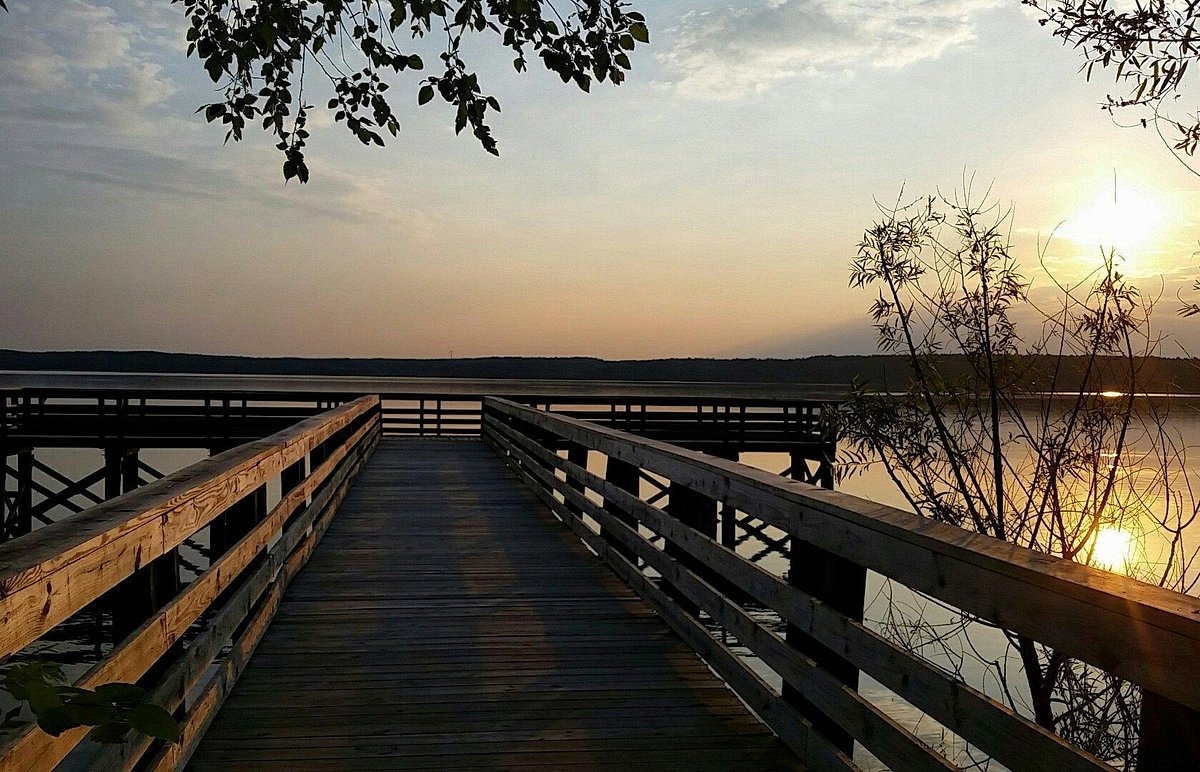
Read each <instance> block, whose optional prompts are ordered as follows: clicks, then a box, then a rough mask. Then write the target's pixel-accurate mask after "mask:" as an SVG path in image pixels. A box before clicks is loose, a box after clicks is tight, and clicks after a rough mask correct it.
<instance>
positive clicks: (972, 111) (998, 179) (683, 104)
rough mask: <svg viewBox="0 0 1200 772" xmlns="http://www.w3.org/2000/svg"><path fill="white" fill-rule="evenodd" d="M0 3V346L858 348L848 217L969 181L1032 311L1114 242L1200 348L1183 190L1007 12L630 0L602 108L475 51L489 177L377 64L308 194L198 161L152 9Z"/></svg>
mask: <svg viewBox="0 0 1200 772" xmlns="http://www.w3.org/2000/svg"><path fill="white" fill-rule="evenodd" d="M8 5H9V8H10V12H9V13H8V14H4V13H2V12H0V136H2V137H3V140H2V141H0V172H2V174H3V183H2V184H0V347H3V348H18V349H99V348H104V349H156V350H164V351H188V352H203V353H221V354H250V355H307V356H381V357H386V356H397V357H409V356H416V357H444V356H458V357H465V356H487V355H551V356H559V355H586V356H599V357H606V358H650V357H662V356H802V355H809V354H818V353H868V352H870V351H872V350H873V349H874V332H873V330H872V329H871V326H870V321H869V319H868V316H867V308H868V305H869V303H870V301H871V296H870V295H869V293H867V292H865V291H863V290H855V289H851V288H849V287H848V286H847V276H848V266H849V262H850V260H851V259H852V257H853V256H854V253H855V246H856V244H857V243H858V241H859V240H860V238H861V237H862V233H863V231H864V229H865V228H867V227H868V226H870V225H871V223H872V222H873V221H874V220H875V219H876V218H877V217H878V211H877V204H876V202H877V201H882V202H892V201H895V200H896V199H897V196H898V195H899V194H900V191H901V190H904V191H905V193H906V194H911V195H919V194H925V193H935V192H938V191H941V192H943V193H950V192H952V191H953V190H954V189H955V188H956V187H958V186H961V184H962V183H963V180H964V178H967V177H970V176H972V175H973V176H974V179H975V186H976V188H977V189H980V188H986V187H988V186H989V185H990V186H991V189H992V195H993V197H994V198H995V199H996V200H997V201H998V202H999V203H1000V204H1002V205H1003V206H1011V207H1012V208H1013V210H1014V214H1013V239H1014V245H1015V247H1016V251H1017V254H1018V255H1020V256H1021V257H1022V259H1023V261H1026V262H1027V264H1028V266H1029V273H1030V275H1031V276H1032V277H1033V278H1034V283H1035V290H1038V288H1039V287H1041V288H1044V287H1045V285H1046V284H1047V281H1046V280H1045V277H1042V276H1040V275H1039V272H1040V268H1039V267H1038V265H1039V264H1038V261H1037V252H1038V244H1039V242H1040V241H1044V240H1045V239H1046V237H1047V236H1049V235H1050V234H1051V232H1054V233H1055V238H1054V239H1053V240H1052V241H1051V242H1050V247H1048V248H1047V256H1048V258H1047V261H1046V264H1047V265H1048V266H1049V267H1050V268H1052V269H1053V270H1054V271H1055V273H1056V275H1059V276H1061V277H1064V278H1068V279H1070V278H1074V277H1077V276H1082V275H1085V274H1086V273H1087V272H1088V271H1089V270H1090V269H1091V266H1094V264H1095V262H1096V260H1097V259H1098V256H1099V247H1100V239H1101V235H1100V234H1101V232H1102V231H1105V230H1106V229H1110V230H1111V227H1112V225H1113V223H1114V222H1118V223H1120V224H1121V225H1120V228H1119V229H1118V230H1119V237H1120V238H1121V239H1124V240H1125V241H1126V242H1127V243H1124V244H1122V248H1123V252H1124V255H1125V258H1124V261H1125V262H1124V263H1123V267H1124V270H1125V271H1126V273H1127V274H1129V275H1131V276H1133V277H1134V278H1135V279H1136V281H1137V283H1138V285H1139V286H1140V287H1141V288H1142V290H1143V291H1144V292H1146V293H1147V294H1148V295H1151V296H1159V297H1160V298H1161V299H1160V302H1159V310H1158V312H1157V313H1156V317H1155V318H1156V324H1157V325H1158V327H1159V328H1160V329H1161V330H1163V331H1166V332H1168V333H1171V334H1172V335H1173V336H1174V337H1173V340H1172V342H1169V343H1168V344H1167V346H1166V347H1164V349H1163V353H1166V354H1169V355H1178V354H1180V353H1183V352H1185V351H1188V352H1200V322H1195V321H1194V320H1193V321H1191V322H1186V321H1180V320H1177V319H1176V318H1175V317H1174V313H1173V312H1174V309H1175V307H1176V306H1178V304H1179V301H1178V299H1177V296H1178V295H1179V294H1180V293H1182V294H1183V296H1184V297H1185V298H1189V297H1190V293H1189V290H1188V288H1189V287H1190V285H1191V282H1192V281H1193V279H1194V277H1196V276H1200V257H1198V256H1197V255H1196V252H1197V249H1200V220H1198V218H1196V217H1195V215H1194V214H1193V213H1194V212H1197V211H1200V210H1198V208H1197V204H1198V203H1200V178H1197V177H1196V176H1195V175H1193V174H1192V173H1191V172H1190V171H1189V170H1188V169H1186V168H1185V167H1184V166H1183V165H1182V164H1180V163H1179V162H1178V161H1177V160H1175V159H1174V158H1173V157H1172V156H1171V154H1170V153H1169V152H1168V151H1167V150H1166V148H1164V146H1163V144H1162V142H1161V140H1160V139H1159V137H1158V136H1157V135H1156V134H1155V133H1154V132H1153V131H1147V130H1142V129H1140V128H1129V127H1125V126H1120V125H1117V124H1116V123H1115V122H1114V121H1113V119H1112V118H1111V117H1109V116H1108V115H1107V114H1106V113H1104V112H1102V111H1101V110H1100V109H1099V107H1098V105H1099V103H1100V102H1101V101H1102V100H1103V98H1104V96H1105V94H1106V93H1108V92H1109V91H1111V90H1112V89H1111V88H1110V86H1111V84H1110V83H1109V82H1108V81H1107V80H1106V79H1105V77H1104V76H1100V77H1099V78H1097V79H1096V80H1095V81H1094V82H1092V83H1088V82H1085V80H1084V79H1083V78H1082V76H1080V75H1079V72H1078V71H1079V66H1080V59H1079V58H1078V54H1077V53H1076V52H1074V51H1072V50H1070V49H1067V48H1064V47H1063V46H1062V45H1061V43H1060V42H1058V41H1057V40H1055V39H1053V38H1052V37H1051V36H1050V34H1049V32H1048V31H1047V30H1046V29H1044V28H1042V27H1040V26H1039V25H1038V24H1037V23H1036V22H1035V21H1034V19H1033V18H1032V17H1031V16H1030V15H1029V13H1028V11H1027V10H1025V9H1023V8H1022V7H1021V5H1020V3H1019V2H1018V0H731V1H727V2H707V1H706V0H697V1H696V2H670V1H666V0H663V1H660V2H646V1H645V0H640V1H639V2H635V3H634V7H636V8H637V9H638V10H640V11H642V12H643V13H644V14H645V15H646V17H647V20H648V23H649V26H650V29H651V45H649V46H645V47H639V49H638V50H637V51H636V52H635V55H634V56H633V71H632V73H631V74H630V77H629V79H628V81H627V82H626V83H625V84H624V85H622V86H620V87H619V88H611V87H608V86H599V85H597V87H595V88H593V89H592V93H591V94H583V93H581V92H580V91H579V90H578V89H575V88H574V87H573V86H567V85H564V84H562V83H561V82H560V81H559V80H558V78H557V77H555V76H553V75H552V74H550V73H547V72H545V71H543V70H540V69H539V68H538V67H536V66H535V67H532V68H531V70H530V72H528V73H526V74H524V75H520V74H517V73H515V72H513V69H512V66H511V63H510V62H511V56H510V55H508V54H506V53H505V52H504V51H503V50H501V49H499V48H498V47H497V46H494V45H492V46H488V45H478V46H476V47H474V48H473V49H472V50H471V51H470V56H471V60H470V61H471V63H472V64H473V65H474V66H475V67H476V69H477V70H478V72H479V75H480V79H481V81H482V83H483V87H484V90H485V91H488V92H490V93H492V94H494V95H495V96H496V97H497V98H498V99H499V100H500V102H501V105H502V107H503V113H502V114H500V115H499V116H497V117H496V118H495V119H494V120H493V129H494V132H495V134H496V136H497V138H498V140H499V143H500V151H501V155H500V157H499V158H494V157H492V156H490V155H488V154H486V153H484V152H483V151H482V150H481V149H480V148H479V147H478V145H477V144H475V142H474V140H473V139H472V138H470V137H469V136H467V135H466V134H464V135H463V136H461V137H456V136H455V135H454V132H453V113H452V109H451V108H450V107H448V106H447V105H445V104H443V103H441V102H440V101H435V102H433V103H430V104H428V105H425V106H423V107H419V108H418V106H417V99H416V92H417V88H418V83H417V81H418V79H419V75H413V76H406V77H401V78H397V79H396V80H395V81H394V85H393V91H392V92H390V93H391V94H393V95H395V94H400V93H402V92H403V91H404V90H407V92H408V93H407V94H404V96H399V97H395V98H394V104H395V105H397V106H399V108H400V116H399V117H400V120H401V124H402V130H401V133H400V135H399V137H398V138H396V139H394V140H390V141H389V144H388V146H387V147H386V148H367V147H364V146H362V145H360V144H359V143H358V142H357V141H356V140H355V139H353V138H352V137H350V136H349V135H348V134H347V133H346V132H345V130H344V129H343V128H342V127H340V126H335V125H332V123H331V122H330V121H329V119H328V117H324V118H320V117H318V118H314V120H313V123H312V124H311V125H312V127H313V132H312V133H313V136H312V139H311V145H310V150H309V152H308V158H309V166H310V169H311V171H312V181H311V182H310V183H309V184H308V185H304V186H301V185H298V184H296V183H294V182H293V183H289V184H286V185H285V184H284V182H283V179H282V175H281V173H280V162H281V159H280V158H279V157H278V155H277V153H276V151H275V150H274V148H273V142H272V140H271V138H270V137H269V136H268V135H266V134H264V133H261V132H255V131H248V132H247V136H246V138H245V140H244V141H242V142H241V143H231V144H229V145H224V144H223V142H222V140H223V135H224V133H223V131H222V130H221V128H220V127H219V126H218V125H208V124H206V123H204V121H203V120H202V117H201V116H198V115H194V111H195V109H196V107H197V106H199V105H201V104H204V103H206V102H210V101H213V100H214V94H213V90H212V88H213V87H212V84H211V82H210V81H209V80H208V77H207V76H206V75H205V73H204V71H203V69H202V68H201V66H200V64H199V63H198V62H197V61H196V60H195V59H191V60H189V59H187V58H186V56H185V45H186V44H185V42H184V30H185V27H184V23H183V15H182V14H183V11H182V8H181V6H180V5H178V4H171V3H169V2H167V0H112V1H111V2H100V0H58V1H56V2H52V3H48V2H36V3H31V2H23V0H9V2H8ZM482 42H484V43H486V42H487V41H482ZM426 58H427V60H429V59H430V58H431V57H426ZM315 101H317V102H319V103H323V102H324V100H323V99H317V100H315ZM1127 120H1128V121H1129V122H1132V121H1133V116H1127ZM1114 176H1115V178H1116V180H1117V191H1118V200H1119V202H1120V206H1121V209H1120V211H1116V212H1114V211H1110V209H1109V207H1110V206H1111V204H1109V203H1107V202H1109V201H1111V198H1112V191H1113V180H1114ZM1039 291H1041V290H1039Z"/></svg>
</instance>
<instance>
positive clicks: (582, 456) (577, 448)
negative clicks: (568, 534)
mask: <svg viewBox="0 0 1200 772" xmlns="http://www.w3.org/2000/svg"><path fill="white" fill-rule="evenodd" d="M567 461H569V462H571V463H572V464H574V465H575V466H578V467H580V468H582V469H584V470H586V469H587V465H588V449H587V446H585V445H580V444H578V443H575V442H572V443H569V444H568V445H567ZM567 485H569V486H571V487H572V488H574V489H575V490H577V491H579V492H580V493H583V492H584V489H585V488H586V487H587V486H585V485H584V484H583V483H582V482H580V481H578V480H574V479H572V478H571V476H570V475H567ZM567 508H568V509H570V510H571V511H572V512H573V513H575V516H576V517H579V516H580V515H581V514H582V513H583V510H581V509H580V508H579V507H577V506H575V505H574V504H571V503H570V502H567Z"/></svg>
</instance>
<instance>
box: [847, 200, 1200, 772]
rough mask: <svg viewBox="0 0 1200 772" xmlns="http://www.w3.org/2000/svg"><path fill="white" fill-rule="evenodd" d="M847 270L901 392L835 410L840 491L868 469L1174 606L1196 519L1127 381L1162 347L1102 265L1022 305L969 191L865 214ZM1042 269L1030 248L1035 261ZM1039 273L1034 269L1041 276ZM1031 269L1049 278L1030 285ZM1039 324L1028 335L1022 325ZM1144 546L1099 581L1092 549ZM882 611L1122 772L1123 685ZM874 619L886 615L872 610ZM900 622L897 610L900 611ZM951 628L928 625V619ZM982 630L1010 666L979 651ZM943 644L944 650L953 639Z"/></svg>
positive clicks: (1176, 440)
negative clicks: (896, 358)
mask: <svg viewBox="0 0 1200 772" xmlns="http://www.w3.org/2000/svg"><path fill="white" fill-rule="evenodd" d="M882 213H883V217H882V218H881V219H880V220H879V221H878V222H876V223H875V224H874V225H873V226H872V227H871V228H870V229H868V230H867V231H866V233H865V235H864V238H863V240H862V242H861V243H860V245H859V249H858V255H857V257H856V258H855V259H854V261H853V263H852V267H851V273H850V283H851V285H852V286H854V287H858V288H862V289H868V290H871V291H874V293H875V298H874V300H873V302H872V304H871V309H870V313H871V317H872V320H873V322H874V325H875V327H876V330H877V332H878V334H879V347H880V349H881V350H882V351H884V352H887V353H900V354H902V355H903V356H904V357H905V358H906V359H907V360H908V362H909V365H910V371H911V379H910V380H909V382H908V383H905V384H889V385H888V388H886V389H885V388H882V387H881V386H880V385H878V384H876V385H874V386H868V385H864V384H859V385H856V386H855V388H854V389H853V390H852V392H851V395H850V398H849V400H848V401H847V402H846V403H845V404H844V405H843V408H842V410H841V411H840V412H839V413H838V416H837V420H838V421H839V422H840V426H839V427H838V431H839V437H838V439H839V447H840V448H841V449H842V453H841V455H842V461H841V467H840V470H839V473H840V474H842V475H843V476H845V475H849V474H854V473H856V472H860V471H862V470H864V469H866V468H868V467H871V466H874V465H881V466H882V467H883V468H884V469H885V470H886V472H887V474H888V475H889V476H890V478H891V479H892V481H893V482H894V483H895V484H896V486H897V487H898V489H899V490H900V492H901V493H902V494H903V496H904V498H905V500H906V501H907V502H908V504H909V506H910V507H911V508H912V510H913V511H915V512H916V513H918V514H920V515H923V516H925V517H928V518H931V519H934V520H938V521H940V522H944V523H949V524H951V525H955V526H958V527H961V528H966V529H968V530H973V531H977V532H979V533H983V534H986V535H988V536H992V537H994V538H997V539H1001V540H1003V541H1007V542H1011V543H1014V544H1019V545H1021V546H1024V547H1027V548H1030V549H1034V550H1038V551H1040V552H1045V553H1049V554H1052V555H1056V556H1058V557H1062V558H1066V559H1069V560H1074V561H1077V562H1080V563H1086V564H1093V565H1095V564H1100V565H1101V566H1102V567H1108V568H1116V569H1119V570H1122V571H1124V572H1125V573H1128V574H1130V575H1132V576H1134V577H1136V578H1139V579H1142V580H1144V581H1149V582H1153V583H1155V584H1158V585H1161V586H1164V587H1168V588H1171V589H1175V590H1179V591H1185V592H1186V591H1188V590H1189V589H1192V588H1193V587H1194V582H1195V581H1196V574H1195V571H1194V570H1193V569H1194V564H1195V560H1196V558H1197V555H1198V553H1197V547H1196V545H1194V544H1190V543H1189V542H1188V539H1187V537H1188V535H1189V534H1192V535H1194V531H1190V530H1189V529H1191V528H1192V526H1193V524H1194V523H1195V522H1196V520H1197V515H1198V513H1200V501H1198V500H1197V498H1196V497H1195V496H1194V495H1193V489H1192V480H1191V477H1190V473H1189V470H1188V468H1187V465H1186V458H1185V455H1184V452H1185V450H1186V446H1185V444H1184V443H1183V440H1182V438H1181V437H1179V436H1177V435H1175V434H1173V433H1172V430H1171V428H1170V426H1169V424H1168V423H1167V414H1166V412H1165V408H1164V405H1163V404H1162V403H1160V402H1159V401H1156V400H1154V399H1150V398H1148V397H1146V396H1144V395H1143V394H1142V392H1141V390H1140V386H1139V371H1140V368H1141V365H1142V363H1143V362H1144V361H1146V360H1147V358H1149V357H1151V356H1152V355H1153V354H1154V353H1155V352H1156V351H1157V349H1158V347H1159V345H1160V341H1159V340H1158V339H1157V338H1156V337H1155V335H1154V334H1153V332H1152V330H1151V328H1150V314H1151V311H1152V308H1153V303H1152V302H1150V301H1149V300H1148V299H1146V298H1144V297H1143V296H1142V295H1141V294H1140V293H1139V292H1138V291H1137V289H1136V288H1135V287H1133V286H1132V285H1131V284H1129V283H1128V282H1127V281H1126V279H1125V278H1124V277H1123V276H1122V275H1121V273H1120V271H1119V270H1118V265H1119V257H1118V256H1117V255H1116V254H1115V253H1113V252H1110V251H1104V252H1102V254H1101V257H1100V259H1099V261H1098V265H1097V267H1096V269H1095V271H1094V272H1093V273H1092V274H1091V275H1089V276H1088V277H1086V278H1084V279H1081V280H1079V281H1076V282H1074V283H1066V282H1061V281H1055V280H1054V279H1053V277H1051V284H1050V286H1049V287H1047V288H1046V289H1047V290H1048V291H1049V294H1050V295H1052V296H1054V297H1055V298H1057V301H1056V302H1054V303H1053V305H1052V307H1049V308H1047V307H1043V306H1042V305H1039V304H1038V303H1035V302H1034V301H1033V299H1032V295H1031V286H1032V285H1031V282H1030V281H1029V280H1028V279H1027V278H1026V277H1025V276H1023V275H1022V273H1021V271H1020V266H1019V261H1018V260H1017V258H1016V256H1015V255H1014V252H1013V248H1012V245H1011V240H1010V228H1011V220H1010V217H1009V213H1008V212H1006V211H1002V210H1001V209H999V208H998V207H996V206H994V205H992V204H990V203H988V202H987V200H986V196H983V197H976V196H974V195H972V193H971V192H970V189H969V187H968V189H967V190H965V191H963V192H962V193H960V194H958V195H956V196H954V197H953V198H942V197H937V196H934V197H927V198H922V199H919V200H916V201H913V202H910V203H898V204H897V205H896V206H894V207H891V208H884V209H883V210H882ZM1041 257H1042V258H1044V252H1043V254H1042V255H1041ZM1044 267H1045V263H1044V259H1043V268H1044ZM1047 273H1048V272H1047ZM1029 325H1033V326H1034V327H1035V328H1037V332H1036V334H1034V335H1031V336H1028V337H1027V336H1026V335H1025V334H1024V333H1023V329H1025V327H1027V326H1029ZM1110 534H1126V535H1128V536H1129V538H1130V539H1131V541H1137V542H1138V543H1139V544H1140V545H1141V546H1142V547H1143V549H1142V552H1141V554H1140V555H1139V556H1137V557H1136V558H1134V557H1133V556H1130V559H1129V560H1128V561H1127V562H1126V561H1123V562H1125V564H1124V565H1121V566H1105V565H1104V556H1103V555H1101V554H1099V553H1098V544H1100V542H1101V540H1102V539H1103V538H1105V535H1110ZM920 603H921V604H922V608H920V609H916V613H915V614H904V613H901V610H898V609H896V608H889V609H888V610H887V611H886V613H885V616H884V619H883V620H882V623H883V626H884V629H885V630H886V631H888V632H889V633H891V634H892V635H893V636H894V637H895V638H896V639H897V640H898V641H900V642H902V643H904V644H905V645H909V646H911V647H912V648H913V649H914V650H922V651H934V652H938V653H940V654H942V655H944V654H945V653H946V652H948V651H951V650H956V653H955V654H954V656H953V657H952V658H947V657H945V656H942V659H945V660H947V661H948V662H949V663H950V664H949V666H950V667H952V668H954V669H955V670H956V671H957V672H958V673H959V674H960V676H961V675H962V674H963V672H964V671H965V669H966V667H967V665H968V664H969V665H970V666H971V667H973V668H976V669H978V670H980V671H981V672H985V673H991V677H993V678H994V681H995V682H996V683H997V684H998V685H999V689H998V691H999V692H1000V693H1001V694H1002V695H1003V696H1004V697H1005V699H1006V700H1007V701H1008V702H1009V704H1010V705H1011V706H1012V707H1014V708H1015V709H1018V710H1021V711H1023V712H1025V713H1026V714H1028V715H1030V716H1031V717H1032V718H1033V719H1034V720H1035V721H1037V723H1039V724H1041V725H1042V726H1044V727H1046V728H1048V729H1050V730H1052V731H1055V732H1057V733H1058V734H1060V735H1062V736H1063V737H1065V738H1067V739H1068V740H1069V741H1071V742H1072V743H1075V744H1076V745H1079V746H1080V747H1083V748H1085V749H1087V750H1089V751H1091V752H1093V753H1095V754H1097V755H1098V756H1100V757H1101V758H1105V759H1108V760H1119V761H1126V762H1130V763H1132V760H1133V759H1134V758H1135V756H1136V753H1135V751H1136V741H1137V710H1138V699H1139V695H1138V693H1137V691H1136V689H1135V688H1134V687H1132V686H1131V685H1129V684H1126V683H1124V682H1121V681H1119V680H1118V679H1113V678H1111V677H1109V676H1108V675H1107V674H1105V673H1104V672H1103V671H1099V670H1097V669H1095V668H1092V667H1090V666H1087V665H1085V664H1083V663H1080V662H1078V661H1075V660H1072V659H1071V658H1069V657H1067V656H1065V655H1064V654H1063V653H1062V652H1059V651H1056V650H1053V649H1052V648H1050V647H1047V646H1044V645H1042V644H1040V643H1037V642H1036V641H1034V640H1032V639H1029V638H1027V637H1025V636H1022V635H1020V634H1018V633H1016V632H1014V631H1011V630H1004V629H998V628H995V626H993V625H990V623H987V622H984V621H982V620H978V619H974V618H972V617H970V616H969V615H964V614H962V613H961V612H958V611H956V610H954V609H949V608H943V609H942V610H941V611H938V612H937V614H935V615H934V617H936V619H937V620H938V621H936V622H935V621H933V618H932V617H930V616H928V614H927V611H928V608H925V607H926V606H928V607H929V608H932V606H933V605H935V604H937V601H934V600H933V599H929V598H923V599H922V600H921V601H920ZM889 605H890V604H889ZM910 610H911V609H910ZM947 616H948V618H949V620H950V621H948V622H947V621H945V620H944V619H943V617H947ZM981 630H990V631H991V634H992V636H993V638H994V637H995V636H997V635H999V636H1001V637H1000V638H999V642H1000V643H1004V642H1006V643H1007V646H1008V651H1009V653H1010V654H1011V659H1012V661H1013V662H1015V663H1017V666H1016V668H1015V669H1016V670H1019V671H1020V672H1021V673H1022V674H1023V678H1022V679H1021V680H1022V681H1023V683H1022V684H1021V685H1020V687H1019V688H1018V686H1017V684H1014V683H1013V682H1012V681H1011V679H1010V662H1009V659H1010V658H1009V656H1007V655H1006V656H1004V657H1001V658H998V659H997V658H993V657H988V656H984V655H982V654H980V653H979V652H980V651H981V650H982V647H980V646H977V645H976V642H975V641H973V640H972V638H973V636H977V635H979V634H980V631H981ZM951 639H954V640H951Z"/></svg>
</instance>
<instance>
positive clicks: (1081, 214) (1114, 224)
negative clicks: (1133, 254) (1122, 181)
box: [1059, 185, 1166, 251]
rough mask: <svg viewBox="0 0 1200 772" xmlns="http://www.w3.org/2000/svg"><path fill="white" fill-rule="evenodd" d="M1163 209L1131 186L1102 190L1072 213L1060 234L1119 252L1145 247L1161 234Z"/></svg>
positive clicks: (1090, 246)
mask: <svg viewBox="0 0 1200 772" xmlns="http://www.w3.org/2000/svg"><path fill="white" fill-rule="evenodd" d="M1165 220H1166V212H1165V211H1164V207H1163V206H1162V204H1160V203H1159V202H1158V201H1156V200H1155V199H1154V197H1153V196H1151V195H1149V194H1147V193H1146V192H1145V191H1143V190H1140V189H1138V188H1135V187H1132V186H1126V185H1122V186H1120V187H1118V188H1117V189H1116V191H1115V195H1114V191H1113V190H1112V189H1111V188H1110V189H1109V190H1107V191H1102V192H1101V193H1099V194H1098V195H1097V196H1096V198H1095V199H1094V200H1093V201H1092V202H1091V203H1090V204H1088V205H1087V206H1084V207H1082V208H1081V209H1080V210H1079V211H1077V212H1076V213H1075V214H1074V215H1072V216H1071V217H1070V218H1069V219H1068V220H1067V221H1066V222H1065V223H1063V226H1062V228H1060V229H1059V234H1060V235H1062V236H1064V237H1066V238H1068V239H1070V240H1071V241H1074V242H1075V243H1076V244H1079V245H1080V246H1082V247H1088V248H1093V249H1094V248H1096V247H1103V248H1105V249H1108V248H1113V247H1115V248H1116V249H1117V250H1118V251H1127V250H1136V249H1140V248H1143V247H1146V246H1147V245H1148V244H1150V243H1151V242H1153V241H1154V240H1155V239H1156V238H1157V237H1159V236H1160V234H1161V231H1162V227H1163V224H1164V221H1165Z"/></svg>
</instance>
